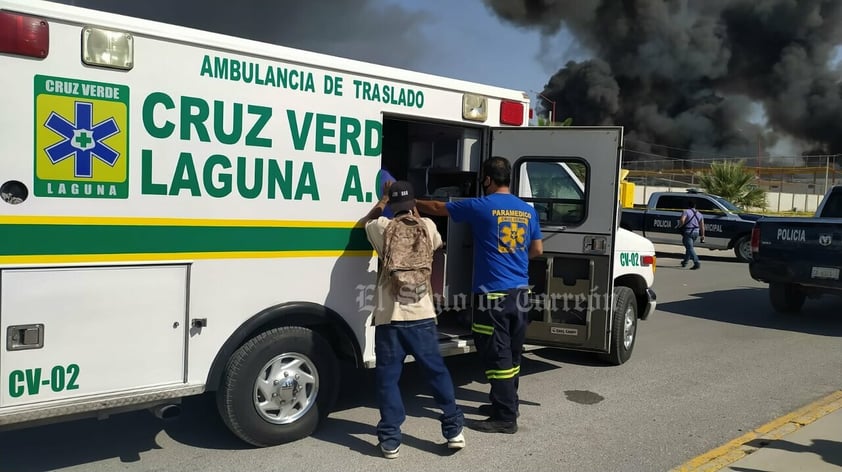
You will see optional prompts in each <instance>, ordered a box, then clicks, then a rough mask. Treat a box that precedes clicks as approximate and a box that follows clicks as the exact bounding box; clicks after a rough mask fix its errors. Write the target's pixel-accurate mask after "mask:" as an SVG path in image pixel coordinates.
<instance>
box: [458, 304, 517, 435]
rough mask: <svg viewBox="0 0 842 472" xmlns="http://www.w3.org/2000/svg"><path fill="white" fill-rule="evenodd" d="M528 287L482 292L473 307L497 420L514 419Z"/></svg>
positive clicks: (477, 340) (476, 336) (478, 344)
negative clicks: (497, 291)
mask: <svg viewBox="0 0 842 472" xmlns="http://www.w3.org/2000/svg"><path fill="white" fill-rule="evenodd" d="M528 296H529V292H528V290H527V289H526V288H523V289H513V290H508V291H506V292H499V293H488V294H481V295H479V297H478V298H477V300H478V301H477V304H476V306H475V308H474V318H473V323H472V325H471V330H472V331H473V333H474V343H475V344H476V347H477V352H478V353H479V355H480V358H481V359H482V363H483V367H484V368H485V377H486V378H487V379H488V383H489V384H490V385H491V391H490V392H489V399H490V400H491V405H492V409H493V410H494V414H493V415H492V416H493V417H494V418H495V419H499V420H503V421H515V420H516V419H517V414H518V393H517V391H518V385H519V379H520V363H521V353H522V352H523V342H524V339H525V337H526V327H527V325H528V324H529V298H528Z"/></svg>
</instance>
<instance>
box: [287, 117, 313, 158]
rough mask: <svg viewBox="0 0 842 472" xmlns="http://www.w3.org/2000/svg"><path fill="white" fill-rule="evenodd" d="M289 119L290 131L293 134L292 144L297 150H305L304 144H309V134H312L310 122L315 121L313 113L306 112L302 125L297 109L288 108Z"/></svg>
mask: <svg viewBox="0 0 842 472" xmlns="http://www.w3.org/2000/svg"><path fill="white" fill-rule="evenodd" d="M287 120H288V121H289V131H290V134H291V135H292V145H293V147H295V150H296V151H303V150H304V146H306V145H307V136H308V135H309V134H310V124H311V123H312V122H313V113H312V112H309V111H308V112H307V113H305V114H304V123H302V124H301V127H299V126H298V118H297V116H296V114H295V110H287Z"/></svg>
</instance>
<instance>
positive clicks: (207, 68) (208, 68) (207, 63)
mask: <svg viewBox="0 0 842 472" xmlns="http://www.w3.org/2000/svg"><path fill="white" fill-rule="evenodd" d="M199 75H206V76H208V77H213V66H212V65H211V60H210V56H209V55H207V54H205V57H204V58H203V59H202V71H201V72H199Z"/></svg>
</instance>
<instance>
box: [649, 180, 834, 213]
mask: <svg viewBox="0 0 842 472" xmlns="http://www.w3.org/2000/svg"><path fill="white" fill-rule="evenodd" d="M683 191H684V189H683V188H679V187H672V188H670V187H651V186H645V187H644V186H641V185H635V188H634V203H635V205H645V204H646V203H648V202H649V196H650V195H652V194H653V193H654V192H683ZM823 197H824V195H811V194H803V193H800V194H796V193H782V192H768V191H767V192H766V203H767V207H766V209H767V210H769V211H792V210H793V209H795V211H816V209H817V208H818V206H819V202H821V201H822V198H823Z"/></svg>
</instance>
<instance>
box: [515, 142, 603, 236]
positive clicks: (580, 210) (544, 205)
mask: <svg viewBox="0 0 842 472" xmlns="http://www.w3.org/2000/svg"><path fill="white" fill-rule="evenodd" d="M514 174H515V175H514V178H515V182H513V184H514V188H515V189H517V192H518V196H519V197H521V198H522V199H523V200H524V201H526V202H527V203H529V204H530V205H532V206H533V207H535V209H536V210H537V212H538V217H539V218H540V219H541V223H543V224H545V225H550V226H552V225H556V226H570V225H576V224H580V223H582V222H583V221H584V220H585V215H586V213H587V198H586V190H587V188H586V187H587V182H588V166H587V164H586V163H585V162H584V161H582V160H579V159H574V158H566V159H547V158H537V157H536V158H524V159H522V160H520V161H519V162H518V163H517V164H516V166H515V172H514Z"/></svg>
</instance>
